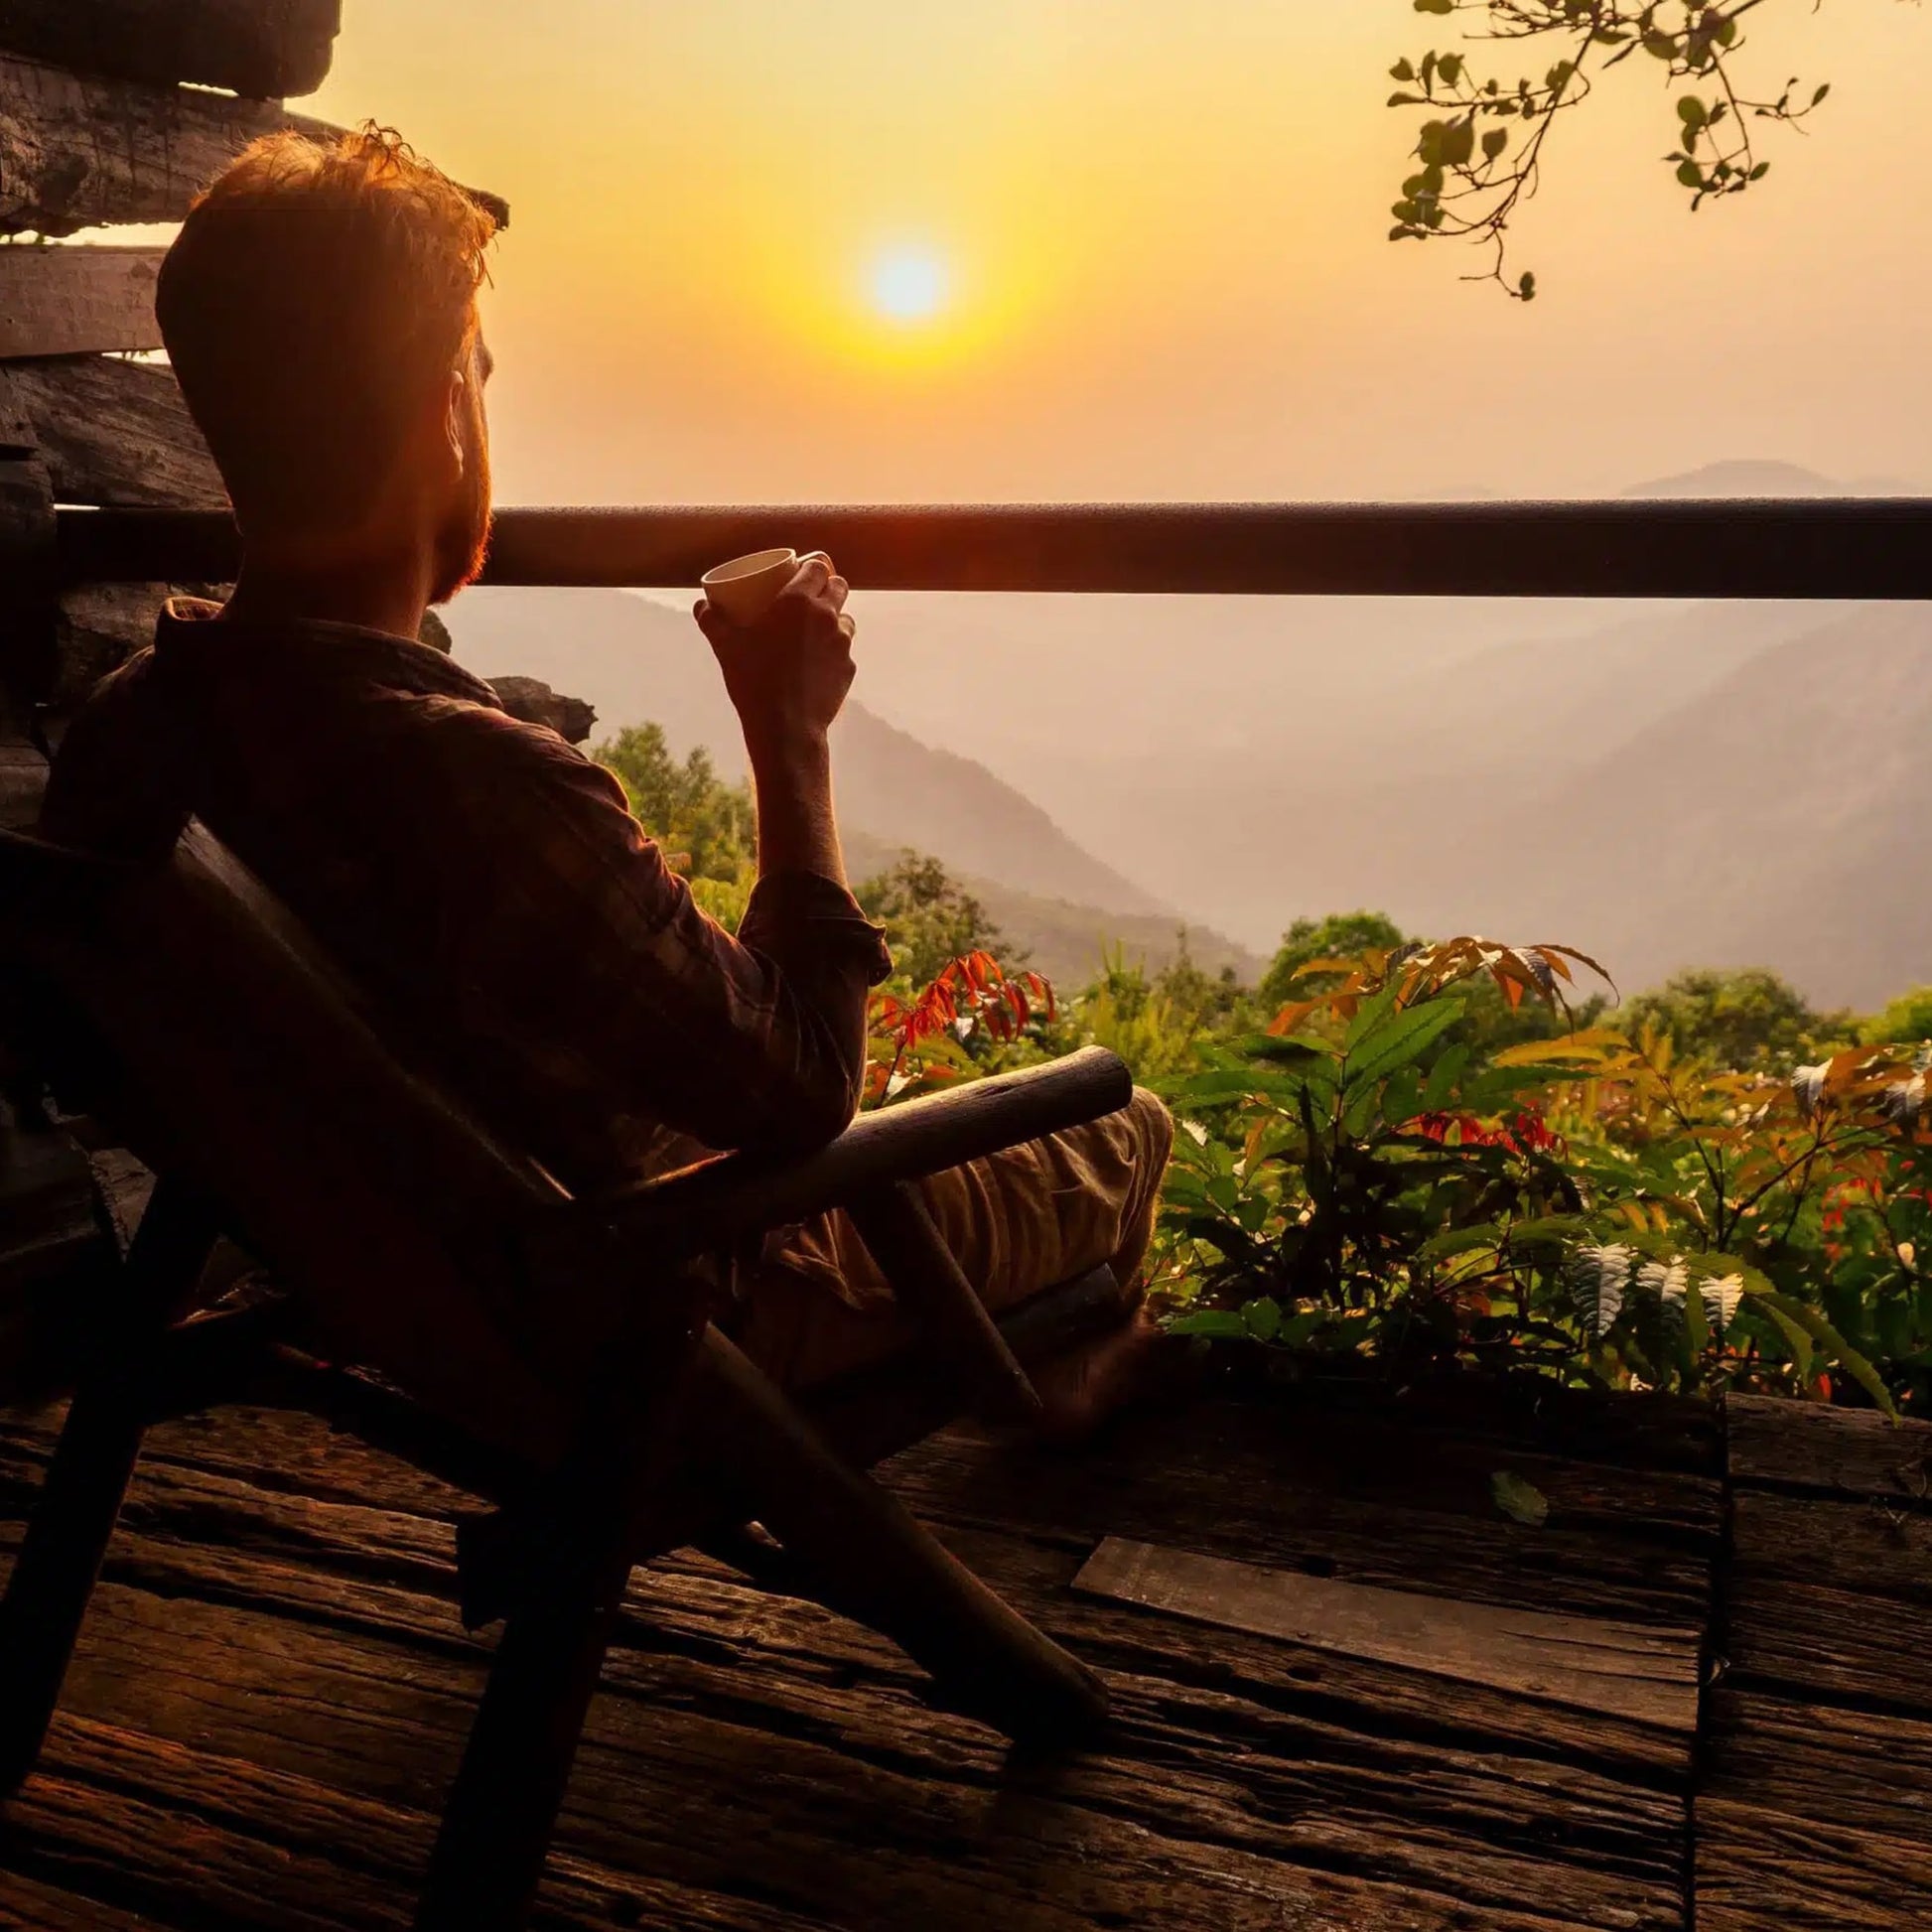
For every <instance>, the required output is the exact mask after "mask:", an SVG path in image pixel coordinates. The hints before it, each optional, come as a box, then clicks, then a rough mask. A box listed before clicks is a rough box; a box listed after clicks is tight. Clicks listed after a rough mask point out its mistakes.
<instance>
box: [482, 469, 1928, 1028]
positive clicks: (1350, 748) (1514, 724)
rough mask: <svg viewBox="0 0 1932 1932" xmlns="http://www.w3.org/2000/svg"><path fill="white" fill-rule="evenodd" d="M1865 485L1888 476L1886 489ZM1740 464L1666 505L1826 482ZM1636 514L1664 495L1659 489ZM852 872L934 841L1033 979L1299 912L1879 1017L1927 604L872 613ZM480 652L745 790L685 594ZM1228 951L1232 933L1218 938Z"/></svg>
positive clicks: (546, 625) (1900, 903) (1891, 943)
mask: <svg viewBox="0 0 1932 1932" xmlns="http://www.w3.org/2000/svg"><path fill="white" fill-rule="evenodd" d="M1873 486H1876V485H1873ZM1829 487H1830V485H1829V484H1827V483H1825V482H1824V480H1822V479H1815V478H1809V477H1808V473H1804V472H1800V471H1795V470H1792V469H1790V468H1789V467H1788V466H1775V465H1722V466H1714V467H1713V469H1712V470H1710V471H1707V472H1701V473H1696V474H1694V475H1693V476H1691V477H1688V478H1674V479H1668V480H1665V481H1664V482H1662V483H1657V484H1655V485H1651V486H1649V491H1654V492H1655V493H1659V494H1697V493H1717V492H1719V491H1723V490H1733V491H1742V490H1755V491H1757V492H1758V493H1763V494H1771V493H1793V492H1795V491H1797V490H1799V489H1801V488H1813V489H1817V490H1819V491H1821V492H1822V491H1823V490H1825V489H1828V488H1829ZM1649 491H1647V492H1646V493H1649ZM854 608H855V609H856V610H857V612H858V614H859V616H860V620H861V624H862V669H861V678H860V683H859V686H858V692H857V697H856V700H855V702H854V704H853V705H852V706H851V707H850V708H849V711H848V715H847V717H846V718H845V719H844V720H843V721H842V722H841V726H840V745H839V765H838V776H839V787H840V802H841V809H842V814H843V816H844V818H845V820H846V821H847V822H848V824H849V825H850V826H851V827H852V828H853V846H854V853H853V859H854V865H855V869H859V870H870V869H872V867H873V864H874V862H875V860H877V859H879V858H880V857H881V856H882V855H887V854H890V852H891V851H892V850H893V849H895V848H896V847H897V846H900V845H909V846H913V847H916V848H918V849H921V850H925V851H930V852H933V853H936V854H937V855H938V856H939V857H941V858H942V859H944V860H945V861H946V862H947V864H948V865H949V866H950V867H951V868H952V869H954V870H955V871H956V872H957V873H959V874H961V875H963V876H966V877H968V878H970V879H971V880H973V881H974V882H975V890H976V891H978V892H979V893H980V895H981V897H984V898H985V899H987V901H988V902H989V904H990V905H992V906H993V908H994V910H995V912H996V916H1000V919H1001V923H1002V924H1003V925H1004V926H1005V927H1006V928H1007V930H1009V931H1010V932H1012V933H1013V934H1015V935H1016V936H1020V937H1025V938H1027V939H1029V940H1030V941H1031V942H1032V943H1034V945H1035V952H1036V954H1038V955H1039V957H1040V960H1041V963H1043V964H1046V965H1047V966H1048V967H1049V970H1054V971H1057V972H1060V973H1062V974H1065V973H1067V972H1069V971H1072V972H1079V971H1080V970H1082V969H1083V968H1084V966H1086V965H1088V964H1090V963H1091V961H1092V960H1093V959H1094V958H1096V957H1097V956H1098V952H1099V949H1100V945H1101V943H1102V940H1103V939H1104V938H1106V937H1115V936H1118V937H1120V938H1123V939H1125V940H1126V941H1127V942H1128V943H1129V947H1130V951H1131V952H1146V953H1147V955H1148V956H1149V958H1150V959H1151V960H1153V961H1155V962H1156V963H1158V962H1159V960H1160V958H1161V957H1163V956H1164V955H1165V953H1166V952H1167V951H1168V950H1169V949H1170V947H1171V945H1172V935H1173V928H1174V927H1175V925H1176V924H1177V923H1178V921H1179V919H1180V918H1181V917H1182V916H1183V915H1184V916H1185V918H1187V919H1188V920H1190V921H1193V922H1195V929H1194V930H1193V931H1192V932H1191V934H1190V944H1191V945H1192V947H1193V950H1194V951H1195V953H1196V955H1197V956H1199V957H1200V958H1202V960H1203V963H1208V964H1211V965H1214V966H1218V965H1220V964H1221V963H1223V962H1226V963H1231V964H1233V965H1235V966H1236V967H1237V969H1238V970H1242V971H1248V970H1251V969H1252V966H1253V964H1254V961H1255V959H1256V958H1257V957H1258V956H1260V955H1262V954H1265V952H1266V950H1267V949H1268V948H1269V947H1270V946H1271V945H1272V944H1273V942H1274V940H1275V939H1276V937H1277V936H1278V935H1279V933H1280V932H1281V930H1282V928H1283V927H1284V926H1285V925H1286V924H1287V923H1288V922H1289V921H1290V920H1291V919H1293V918H1294V917H1296V916H1298V915H1301V914H1319V913H1321V912H1324V911H1328V910H1333V909H1339V908H1345V907H1352V906H1356V905H1374V906H1380V907H1383V908H1385V909H1386V910H1388V911H1389V912H1390V913H1391V914H1392V915H1393V916H1395V917H1396V918H1397V919H1398V920H1400V921H1401V922H1402V923H1404V924H1405V925H1408V926H1410V927H1412V928H1414V929H1417V930H1420V931H1424V932H1432V933H1442V932H1446V931H1449V930H1469V929H1476V930H1482V931H1488V932H1492V933H1497V934H1500V935H1502V936H1506V937H1510V938H1516V939H1561V940H1565V941H1568V942H1571V943H1574V944H1577V945H1580V946H1583V947H1585V948H1586V949H1587V950H1589V951H1591V952H1594V953H1596V954H1597V956H1598V957H1601V958H1603V959H1604V960H1605V963H1606V964H1608V965H1610V966H1611V967H1612V968H1613V970H1614V971H1615V972H1616V973H1617V976H1618V979H1619V981H1620V982H1622V983H1623V984H1624V985H1626V986H1632V987H1634V986H1639V985H1643V984H1645V983H1648V982H1651V981H1654V980H1656V979H1658V978H1660V977H1662V976H1663V975H1664V974H1666V973H1668V972H1669V971H1671V970H1673V969H1675V968H1677V967H1680V966H1684V965H1690V964H1711V965H1745V964H1763V965H1769V966H1772V967H1775V968H1776V969H1777V970H1779V971H1781V972H1783V973H1785V974H1787V975H1788V976H1789V977H1791V978H1793V979H1794V980H1796V981H1797V982H1798V983H1799V984H1800V985H1801V986H1802V987H1803V988H1804V989H1805V990H1806V991H1807V992H1808V993H1809V994H1811V995H1812V996H1813V997H1814V998H1816V999H1818V1000H1821V1001H1826V1002H1833V1003H1837V1002H1849V1003H1854V1004H1868V1003H1871V1002H1875V1001H1877V1000H1879V999H1881V998H1882V997H1884V996H1885V995H1887V994H1889V993H1891V992H1895V991H1896V990H1898V989H1899V988H1900V987H1902V986H1904V985H1906V984H1909V983H1913V982H1915V981H1919V980H1924V979H1928V978H1932V905H1927V904H1926V903H1925V901H1924V900H1923V897H1922V895H1920V894H1918V893H1917V892H1916V891H1915V885H1916V882H1917V878H1918V865H1919V860H1920V855H1921V853H1922V850H1923V840H1924V837H1925V831H1924V829H1923V828H1924V827H1925V826H1926V825H1927V823H1928V816H1927V813H1928V807H1932V775H1929V774H1928V773H1927V770H1926V766H1925V760H1924V759H1923V757H1922V755H1921V748H1922V746H1923V745H1924V743H1925V739H1926V726H1927V724H1928V722H1932V618H1928V617H1927V615H1926V614H1925V613H1924V612H1923V611H1922V610H1921V609H1920V608H1918V607H1914V606H1908V605H1901V606H1890V607H1886V606H1872V607H1853V606H1796V605H1763V604H1760V605H1718V606H1695V607H1692V606H1682V605H1675V606H1671V605H1644V604H1635V603H1627V604H1608V605H1606V604H1556V603H1530V602H1515V603H1511V602H1504V601H1500V600H1492V601H1479V600H1462V601H1459V602H1456V603H1452V604H1451V603H1439V602H1422V601H1402V600H1393V599H1390V600H1346V601H1345V600H1321V599H1311V600H1306V601H1301V600H1295V601H1291V600H1273V599H1253V598H1224V599H1216V598H1126V597H1120V598H1107V597H1089V598H1053V597H1046V596H1039V597H966V596H948V595H931V596H917V595H908V594H875V595H871V596H868V595H866V594H865V593H864V592H863V591H861V592H859V593H857V594H855V604H854ZM451 627H452V629H453V631H454V632H455V634H456V636H457V639H458V648H459V651H460V652H461V654H462V655H463V657H464V658H465V660H466V661H468V662H470V663H472V664H473V665H474V666H475V667H476V668H478V669H480V670H483V671H484V672H502V671H509V670H519V671H525V672H528V673H530V674H532V675H535V676H538V677H542V678H545V679H547V680H548V681H550V682H552V683H553V684H555V685H557V686H558V687H559V688H560V689H566V690H570V691H572V692H574V693H576V694H578V695H581V696H584V697H587V698H589V699H590V700H591V701H592V702H593V703H594V704H595V705H596V706H597V708H598V711H599V713H600V717H601V726H600V729H602V730H608V729H615V728H616V727H618V726H620V725H622V724H627V723H634V722H637V721H639V720H641V719H644V718H655V719H656V720H657V721H658V722H660V723H661V724H663V726H664V727H665V729H666V731H667V733H668V734H669V737H670V739H671V742H672V744H673V745H674V746H678V747H683V746H687V745H691V744H702V745H705V746H707V747H709V748H710V749H711V750H712V751H713V753H714V755H715V756H716V757H717V758H718V759H719V762H720V764H721V766H723V767H724V768H726V769H728V770H736V769H739V768H741V767H742V755H741V754H740V752H739V750H738V741H737V734H736V730H735V726H734V721H733V719H732V716H731V713H730V710H729V707H728V706H727V704H726V702H725V700H724V697H723V694H722V692H721V690H720V689H719V687H718V683H717V679H716V675H715V672H714V670H713V667H712V665H711V662H710V658H709V654H708V652H707V651H706V650H705V648H704V645H703V643H702V640H701V639H700V638H699V637H698V636H697V634H696V632H695V630H694V628H693V627H692V625H691V623H690V621H689V618H688V616H687V615H686V614H685V611H684V609H683V607H682V603H681V601H680V600H678V599H675V598H670V597H659V596H656V595H655V594H651V595H648V596H639V595H633V594H629V593H623V592H590V591H576V592H508V591H500V592H473V593H471V594H469V595H468V596H467V597H466V598H465V599H464V600H463V601H462V602H461V603H460V604H458V605H457V606H456V607H455V609H454V611H453V612H452V614H451ZM1222 934H1227V935H1231V936H1230V937H1228V938H1223V937H1222V936H1221V935H1222Z"/></svg>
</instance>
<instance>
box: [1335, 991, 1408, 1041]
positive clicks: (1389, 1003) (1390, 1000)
mask: <svg viewBox="0 0 1932 1932" xmlns="http://www.w3.org/2000/svg"><path fill="white" fill-rule="evenodd" d="M1401 997H1402V988H1401V986H1400V985H1399V984H1398V983H1397V982H1396V981H1394V980H1391V981H1390V982H1389V984H1388V985H1387V986H1385V987H1384V988H1383V989H1382V990H1381V992H1379V993H1374V994H1371V995H1370V996H1369V997H1368V998H1367V999H1366V1000H1364V1001H1363V1002H1362V1003H1361V1005H1360V1006H1359V1007H1357V1008H1356V1009H1355V1017H1354V1019H1353V1020H1351V1021H1350V1022H1349V1023H1348V1031H1347V1032H1346V1033H1345V1034H1343V1035H1342V1036H1341V1050H1342V1051H1343V1052H1344V1053H1350V1052H1353V1051H1354V1049H1355V1045H1356V1042H1357V1041H1358V1040H1361V1039H1365V1038H1366V1037H1367V1036H1368V1035H1370V1034H1371V1033H1373V1032H1374V1030H1375V1029H1376V1028H1377V1027H1379V1026H1380V1025H1381V1024H1382V1022H1383V1021H1384V1020H1386V1019H1387V1018H1388V1017H1389V1015H1390V1014H1392V1013H1393V1012H1394V1011H1395V1003H1396V1001H1397V1000H1399V999H1400V998H1401Z"/></svg>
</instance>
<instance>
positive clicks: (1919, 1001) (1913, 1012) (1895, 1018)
mask: <svg viewBox="0 0 1932 1932" xmlns="http://www.w3.org/2000/svg"><path fill="white" fill-rule="evenodd" d="M1859 1037H1860V1039H1862V1040H1863V1041H1864V1043H1865V1044H1866V1045H1867V1046H1882V1045H1886V1044H1889V1043H1892V1042H1896V1041H1901V1040H1902V1041H1905V1042H1908V1043H1909V1042H1915V1041H1917V1040H1921V1039H1932V986H1915V987H1913V988H1912V989H1911V991H1910V992H1909V993H1901V994H1900V995H1899V996H1898V998H1897V999H1895V1000H1893V1001H1891V1002H1890V1003H1889V1004H1888V1005H1887V1006H1886V1007H1885V1009H1884V1010H1883V1012H1881V1013H1876V1014H1873V1015H1872V1017H1871V1018H1870V1019H1869V1020H1867V1021H1865V1022H1864V1023H1863V1025H1862V1026H1861V1027H1860V1029H1859Z"/></svg>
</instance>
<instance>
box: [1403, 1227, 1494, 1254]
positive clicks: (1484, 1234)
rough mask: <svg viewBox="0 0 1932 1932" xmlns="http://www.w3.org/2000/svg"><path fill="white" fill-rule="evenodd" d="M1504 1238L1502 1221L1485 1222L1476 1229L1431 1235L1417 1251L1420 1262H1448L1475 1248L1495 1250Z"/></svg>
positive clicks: (1446, 1229) (1449, 1229)
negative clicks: (1453, 1257)
mask: <svg viewBox="0 0 1932 1932" xmlns="http://www.w3.org/2000/svg"><path fill="white" fill-rule="evenodd" d="M1502 1238H1503V1227H1502V1223H1501V1222H1500V1221H1483V1222H1481V1223H1479V1224H1478V1225H1476V1226H1474V1227H1466V1228H1445V1229H1444V1230H1443V1232H1442V1233H1441V1234H1435V1235H1431V1236H1430V1238H1429V1239H1428V1240H1427V1241H1425V1242H1424V1243H1423V1244H1422V1246H1421V1247H1420V1248H1418V1249H1417V1250H1416V1259H1417V1260H1418V1261H1448V1260H1449V1258H1450V1257H1451V1256H1453V1255H1465V1254H1467V1253H1469V1251H1470V1250H1471V1249H1473V1248H1493V1247H1495V1246H1496V1245H1497V1244H1498V1243H1499V1242H1500V1241H1501V1240H1502Z"/></svg>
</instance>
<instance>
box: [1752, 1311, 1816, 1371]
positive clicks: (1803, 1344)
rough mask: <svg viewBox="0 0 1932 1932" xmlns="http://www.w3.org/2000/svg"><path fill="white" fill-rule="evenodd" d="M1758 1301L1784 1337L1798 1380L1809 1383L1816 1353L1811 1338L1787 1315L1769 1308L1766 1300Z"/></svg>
mask: <svg viewBox="0 0 1932 1932" xmlns="http://www.w3.org/2000/svg"><path fill="white" fill-rule="evenodd" d="M1759 1300H1760V1302H1764V1303H1765V1307H1764V1312H1765V1313H1766V1314H1768V1315H1769V1316H1770V1317H1771V1320H1772V1322H1773V1323H1774V1324H1775V1325H1776V1327H1777V1330H1778V1332H1779V1333H1780V1334H1781V1335H1783V1337H1784V1340H1785V1346H1786V1347H1788V1348H1789V1349H1790V1350H1791V1363H1792V1366H1793V1367H1794V1368H1796V1369H1797V1371H1798V1380H1799V1381H1801V1382H1809V1381H1810V1380H1811V1363H1812V1357H1813V1356H1814V1355H1815V1354H1816V1353H1817V1352H1818V1351H1817V1347H1816V1345H1815V1344H1814V1343H1813V1341H1812V1338H1811V1337H1810V1336H1809V1335H1808V1334H1806V1333H1805V1331H1804V1330H1803V1329H1802V1328H1801V1327H1799V1326H1798V1324H1797V1323H1796V1322H1795V1321H1793V1320H1792V1319H1791V1317H1790V1316H1789V1315H1787V1314H1785V1313H1783V1312H1782V1311H1780V1310H1778V1309H1776V1308H1774V1307H1771V1306H1769V1305H1768V1301H1767V1300H1766V1298H1763V1297H1760V1298H1759Z"/></svg>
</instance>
